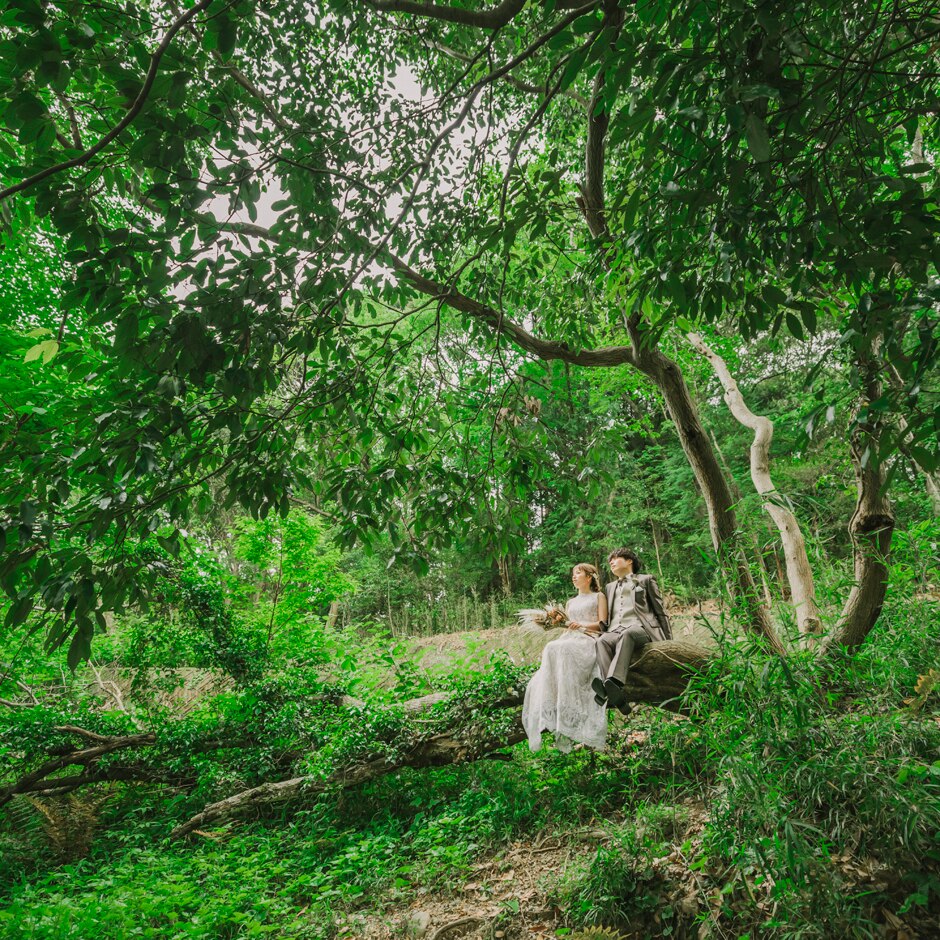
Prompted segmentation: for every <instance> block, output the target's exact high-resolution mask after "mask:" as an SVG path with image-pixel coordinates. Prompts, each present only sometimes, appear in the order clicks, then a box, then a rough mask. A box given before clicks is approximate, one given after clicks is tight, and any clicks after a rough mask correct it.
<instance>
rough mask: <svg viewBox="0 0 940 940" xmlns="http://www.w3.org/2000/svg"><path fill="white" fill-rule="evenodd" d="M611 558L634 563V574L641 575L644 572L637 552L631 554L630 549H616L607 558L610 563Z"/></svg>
mask: <svg viewBox="0 0 940 940" xmlns="http://www.w3.org/2000/svg"><path fill="white" fill-rule="evenodd" d="M611 558H625V559H626V560H627V561H632V562H633V573H634V574H639V573H640V572H641V571H642V570H643V566H642V565H641V564H640V559H639V558H638V557H637V554H636V552H631V551H630V549H629V548H615V549H614V550H613V551H612V552H611V553H610V554H609V555H608V556H607V560H608V561H610V559H611Z"/></svg>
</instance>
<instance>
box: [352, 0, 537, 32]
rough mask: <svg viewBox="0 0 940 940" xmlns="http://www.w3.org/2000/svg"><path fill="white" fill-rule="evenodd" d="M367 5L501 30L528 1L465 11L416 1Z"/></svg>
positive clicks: (506, 0)
mask: <svg viewBox="0 0 940 940" xmlns="http://www.w3.org/2000/svg"><path fill="white" fill-rule="evenodd" d="M366 4H367V5H368V6H370V7H372V9H373V10H378V11H379V12H380V13H410V14H411V15H412V16H426V17H428V18H429V19H433V20H443V21H444V22H445V23H457V24H459V25H461V26H476V27H478V28H480V29H500V28H501V27H503V26H505V25H506V24H507V23H509V22H510V21H511V20H512V19H513V17H514V16H516V15H517V14H518V13H520V12H521V11H522V8H523V7H524V6H525V5H526V0H503V2H502V3H500V4H498V5H497V6H495V7H492V8H490V9H489V10H473V9H468V10H464V9H461V8H460V7H449V6H441V5H440V4H438V3H418V2H416V0H366Z"/></svg>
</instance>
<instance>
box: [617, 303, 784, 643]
mask: <svg viewBox="0 0 940 940" xmlns="http://www.w3.org/2000/svg"><path fill="white" fill-rule="evenodd" d="M628 330H629V332H630V339H631V341H632V343H633V350H634V358H633V363H634V365H635V366H636V367H637V368H638V369H639V370H640V371H641V372H643V373H644V375H646V376H648V377H649V378H650V379H651V380H652V381H653V383H654V384H655V385H656V387H657V388H658V389H659V390H660V391H661V392H662V394H663V398H664V399H665V402H666V409H667V411H668V412H669V417H670V418H671V419H672V423H673V424H674V425H675V427H676V433H677V434H678V435H679V442H680V443H681V444H682V449H683V451H685V455H686V457H687V458H688V461H689V465H690V466H691V467H692V472H693V473H694V474H695V479H696V481H697V482H698V485H699V489H700V490H701V493H702V498H703V499H704V500H705V507H706V509H707V510H708V525H709V530H710V532H711V537H712V545H714V547H715V551H716V552H717V554H718V562H719V564H720V565H721V568H722V571H723V572H724V575H725V580H726V582H727V585H728V591H729V593H730V594H731V596H732V597H733V598H734V599H735V601H737V603H738V604H740V605H741V608H742V611H743V620H744V626H745V627H746V629H747V630H749V631H750V632H751V633H753V634H756V635H757V636H760V637H762V638H763V639H764V640H766V642H767V644H768V646H769V647H770V648H771V649H773V650H774V651H775V652H777V653H781V654H783V653H784V652H785V650H784V648H783V644H782V643H781V642H780V638H779V637H778V636H777V632H776V630H774V627H773V624H772V623H771V621H770V614H769V612H768V610H767V608H766V606H764V604H763V603H762V602H761V599H760V593H759V588H758V587H757V585H756V584H755V583H754V576H753V574H752V572H751V566H750V563H749V560H748V558H747V554H746V552H745V551H744V547H743V545H742V544H741V538H740V533H739V531H738V523H737V519H736V518H735V513H734V500H733V498H732V496H731V490H730V489H729V488H728V482H727V480H726V479H725V476H724V474H723V473H722V471H721V466H720V465H719V463H718V459H717V457H716V456H715V450H714V448H713V447H712V445H711V442H710V441H709V439H708V435H707V434H706V433H705V429H704V427H702V421H701V418H700V417H699V414H698V409H697V408H696V407H695V402H694V401H693V400H692V395H691V393H690V392H689V387H688V386H687V385H686V383H685V378H684V377H683V375H682V371H681V369H680V368H679V366H678V365H677V363H675V362H673V361H672V359H670V358H668V357H667V356H665V355H664V354H663V353H662V352H660V351H659V349H657V348H655V347H651V346H649V345H648V344H647V342H646V337H645V336H644V335H643V333H642V331H641V329H640V324H639V319H638V318H637V317H632V318H631V319H630V320H628Z"/></svg>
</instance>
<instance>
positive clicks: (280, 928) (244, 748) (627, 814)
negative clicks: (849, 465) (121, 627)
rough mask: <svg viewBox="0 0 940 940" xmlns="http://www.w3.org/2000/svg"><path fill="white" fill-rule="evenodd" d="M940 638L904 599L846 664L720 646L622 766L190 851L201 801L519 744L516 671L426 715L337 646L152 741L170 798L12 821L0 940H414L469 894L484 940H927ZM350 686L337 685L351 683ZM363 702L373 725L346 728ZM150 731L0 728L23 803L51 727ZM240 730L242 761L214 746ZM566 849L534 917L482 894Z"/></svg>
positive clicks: (938, 883) (58, 720)
mask: <svg viewBox="0 0 940 940" xmlns="http://www.w3.org/2000/svg"><path fill="white" fill-rule="evenodd" d="M938 639H940V616H938V605H937V603H936V599H935V598H931V597H929V596H924V595H920V596H916V595H914V594H913V592H908V593H906V594H903V596H902V592H900V591H899V592H898V596H896V597H895V598H894V599H893V600H892V602H891V604H890V606H889V608H887V609H886V611H885V613H884V615H883V618H882V621H881V624H880V626H879V628H878V629H877V630H876V631H875V634H874V635H873V636H872V637H871V640H870V642H869V643H868V644H867V645H866V647H865V648H864V649H863V650H862V652H861V653H860V654H858V655H857V656H856V657H855V658H854V659H852V660H849V661H846V662H844V663H841V664H837V665H833V664H832V663H831V662H830V663H828V664H827V665H826V666H822V665H820V664H818V663H817V662H816V661H815V660H814V659H813V657H812V656H811V655H809V654H799V655H795V656H792V657H790V658H787V659H782V658H778V657H767V656H765V655H763V654H762V653H760V652H759V651H758V650H756V649H754V648H753V647H750V646H748V645H747V644H746V643H743V641H741V642H737V643H735V642H732V641H730V640H726V641H724V642H723V643H722V644H720V646H719V648H718V653H717V656H716V658H715V660H714V662H713V664H712V667H711V668H710V669H709V671H708V672H707V673H705V674H702V675H699V676H697V677H696V678H695V679H694V680H693V682H692V684H691V685H690V688H689V691H688V693H687V694H686V697H685V708H684V711H683V712H681V713H678V714H672V713H670V712H667V711H664V710H661V709H656V708H652V707H641V708H639V709H638V710H637V711H636V712H635V713H634V715H632V716H631V717H630V718H629V719H628V720H622V719H620V718H619V717H618V718H617V719H616V721H614V722H613V723H612V730H611V738H610V743H609V747H608V749H607V751H606V752H603V753H594V752H590V751H583V750H579V751H575V752H574V753H572V754H569V755H564V754H560V753H558V752H556V751H555V750H554V749H553V748H551V747H548V748H545V749H544V750H543V751H542V752H540V753H538V754H531V753H529V751H528V749H527V747H526V745H525V744H524V743H523V744H519V745H516V746H515V747H513V748H511V749H510V748H507V749H503V750H501V751H499V752H497V753H496V754H495V758H501V759H483V760H476V761H472V762H467V763H464V764H459V765H457V766H449V767H439V768H435V767H425V768H420V769H403V770H400V771H398V772H394V773H390V774H387V775H385V776H380V777H378V778H377V779H374V780H372V781H370V782H368V783H366V784H364V785H363V786H361V787H358V788H351V789H342V788H341V787H335V788H333V789H331V790H328V791H327V792H325V793H322V794H320V795H318V796H312V797H310V798H309V799H306V800H305V799H303V798H301V799H300V800H299V801H296V802H294V803H291V804H290V805H288V806H287V807H284V808H278V809H273V810H270V809H269V810H260V811H258V812H256V813H254V814H252V815H251V816H250V817H248V818H244V819H241V820H237V821H235V822H233V823H230V824H228V825H224V826H218V827H215V828H213V827H209V828H208V830H206V831H203V830H199V831H197V832H196V833H195V834H193V835H191V836H190V837H189V839H171V838H170V833H171V831H172V830H173V828H174V826H175V825H177V824H178V823H180V822H181V821H182V820H184V819H186V818H188V817H189V816H190V815H192V813H194V812H197V811H198V810H199V809H200V808H201V807H202V806H203V805H205V803H206V802H209V801H211V800H213V799H219V798H220V796H225V795H227V794H230V793H233V792H237V791H238V790H240V789H243V788H244V787H246V786H252V785H254V784H256V783H257V782H259V781H263V780H271V779H281V778H284V777H287V776H290V774H291V773H297V772H303V773H306V774H308V775H310V776H311V777H312V778H315V777H316V776H317V775H318V774H319V775H321V776H327V775H328V774H329V773H331V772H333V771H335V769H336V768H337V767H342V766H348V765H354V764H355V763H356V761H357V760H362V759H364V758H365V757H366V756H368V755H374V754H375V753H376V749H377V748H378V749H380V750H381V751H382V753H384V754H385V755H387V756H394V754H395V753H396V752H400V751H401V750H402V749H403V748H405V747H406V742H407V741H409V740H413V739H414V738H415V737H416V736H420V735H426V734H428V733H433V732H434V731H436V730H438V731H439V730H441V729H446V728H451V727H453V726H454V724H455V722H465V723H473V722H483V723H485V724H486V725H487V727H488V729H489V730H490V731H493V730H494V729H497V730H498V728H499V726H498V724H497V723H498V722H503V723H504V724H503V727H504V728H505V731H506V734H507V736H508V734H509V733H510V731H511V728H512V725H513V723H514V722H515V721H516V717H515V713H514V711H512V710H505V709H503V710H501V711H493V710H491V708H490V706H491V704H492V702H494V701H496V700H497V699H498V698H499V697H500V696H501V695H503V694H504V693H505V692H506V691H507V690H513V689H515V690H516V691H518V689H519V688H520V687H521V684H522V683H524V681H525V678H526V676H527V675H528V673H529V672H531V667H518V666H516V665H514V664H512V663H511V662H510V661H509V660H508V658H506V657H500V656H498V655H497V656H494V658H493V661H492V662H491V663H490V665H489V668H488V669H487V670H485V671H484V672H482V673H478V672H474V671H471V670H467V671H466V672H461V671H460V670H457V671H456V672H455V673H454V675H453V676H451V677H450V679H449V682H445V683H443V685H442V686H441V685H439V686H438V688H437V691H445V692H447V691H449V692H450V695H448V696H447V697H446V699H445V700H444V701H442V702H440V703H439V704H436V705H434V706H432V707H431V708H430V709H427V710H424V711H421V712H420V713H418V714H417V715H413V714H411V713H408V712H406V711H405V710H403V709H401V708H398V707H396V705H395V702H396V701H401V700H403V699H406V698H410V697H413V696H414V695H416V694H421V693H422V692H424V691H426V688H425V687H424V686H423V684H422V680H421V676H420V675H418V673H417V672H416V671H415V670H414V669H413V668H411V669H409V668H404V667H402V664H401V663H400V662H398V663H397V667H398V669H399V683H398V687H397V688H388V687H387V686H388V682H387V675H385V676H384V677H383V675H382V668H383V663H384V664H385V668H386V669H390V668H392V666H391V665H390V664H389V656H388V654H387V645H386V646H383V643H382V642H380V641H375V640H372V641H366V640H362V641H361V646H360V648H359V649H358V651H357V650H351V649H350V646H349V643H348V642H347V643H346V644H344V645H343V646H342V649H343V651H344V652H343V655H344V656H345V657H346V658H345V661H344V662H345V671H344V669H343V662H340V661H338V660H336V659H335V657H336V656H337V655H338V654H337V650H338V649H339V647H337V648H335V649H330V648H328V646H327V647H324V649H323V650H322V651H321V655H319V656H318V657H316V658H315V661H314V662H312V663H308V664H307V665H305V666H304V665H295V668H292V669H288V668H286V667H285V668H281V669H280V670H278V671H276V672H271V673H266V674H265V675H264V676H260V677H253V678H251V679H249V680H246V681H245V682H244V683H242V684H240V685H239V686H238V687H236V688H235V689H230V690H228V691H225V692H222V693H220V694H218V695H215V696H211V697H208V698H206V699H205V700H202V701H200V702H198V703H197V705H196V707H194V708H192V709H190V710H189V711H188V712H186V713H185V714H184V715H179V714H174V713H173V712H171V711H170V710H168V709H159V708H155V707H154V708H153V709H152V710H151V711H150V712H149V714H148V715H147V716H146V717H147V721H148V727H149V728H151V729H152V730H154V731H155V733H156V737H157V743H156V744H155V745H154V746H153V747H150V748H148V749H146V751H143V750H142V751H141V752H140V754H139V755H137V757H138V759H139V760H140V761H141V762H143V764H144V765H146V766H149V767H150V768H152V769H154V770H159V771H161V772H163V773H170V772H175V773H176V774H177V776H178V780H177V785H175V786H174V785H168V784H167V783H166V781H165V780H164V781H161V782H153V783H133V784H131V783H121V782H118V783H114V782H111V783H106V784H99V785H93V786H89V787H84V788H81V789H76V790H75V791H73V792H71V793H69V794H66V795H61V796H54V797H53V796H42V795H37V794H21V795H18V796H15V797H13V799H12V801H11V802H10V803H9V804H8V805H7V806H6V807H5V808H4V809H3V810H0V812H2V813H3V822H2V828H0V844H2V862H0V891H2V898H3V900H2V909H0V935H2V936H4V937H9V938H27V937H28V938H36V937H48V938H59V937H62V938H65V937H91V936H110V937H160V938H163V937H166V938H171V937H172V938H184V937H218V938H237V937H252V936H264V935H269V936H277V937H291V938H310V940H328V938H339V937H355V936H369V935H374V936H381V935H383V934H381V933H374V934H369V933H368V931H369V930H378V928H377V927H376V926H375V925H376V924H378V923H382V924H384V925H385V927H383V928H382V929H384V930H385V931H386V933H385V934H384V935H386V936H402V937H404V936H407V935H409V934H408V931H409V930H410V931H411V932H412V934H413V933H414V931H415V930H416V929H417V928H416V927H415V923H414V922H412V921H409V919H408V917H409V916H410V912H413V911H414V910H416V909H421V907H422V905H424V906H427V905H428V903H430V901H431V900H432V899H434V900H435V901H439V900H440V899H442V898H443V899H446V898H448V897H463V898H466V897H467V890H466V886H467V885H468V884H473V885H474V886H475V887H476V888H477V889H478V890H477V894H476V895H473V894H471V895H470V897H478V898H479V899H480V904H479V911H481V912H483V913H484V914H485V915H486V916H482V917H481V919H480V921H479V922H478V923H476V924H474V923H468V929H472V930H477V931H478V933H477V934H475V935H479V936H491V935H493V936H495V935H496V934H495V931H496V930H501V931H502V935H503V936H505V937H510V938H511V937H515V936H518V937H525V936H565V935H574V933H575V932H576V931H577V930H579V929H582V928H585V927H590V926H599V925H603V926H607V927H609V928H611V929H612V930H613V931H619V932H620V933H621V935H623V936H635V937H660V936H662V937H665V936H674V937H742V936H761V937H765V936H766V937H780V938H784V937H786V938H795V937H837V936H838V937H849V936H851V937H885V936H889V937H897V938H902V937H905V936H906V937H910V938H914V937H918V936H920V937H929V936H931V935H932V934H931V930H932V929H933V928H932V927H931V926H930V925H931V924H935V923H936V918H937V913H938V911H940V843H938V841H937V839H938V836H937V833H938V832H940V761H938V759H937V757H938V754H940V707H938V706H940V695H938V689H940V682H938V673H937V670H936V664H937V655H936V654H937V648H938ZM367 654H368V655H367ZM370 657H371V660H370V661H371V663H372V665H371V667H369V668H366V667H365V665H364V664H365V661H366V659H369V658H370ZM328 661H333V662H336V663H337V666H338V668H339V670H340V671H339V679H338V680H335V681H332V682H330V683H326V682H324V680H323V679H322V675H323V670H322V666H323V663H324V662H328ZM391 662H392V664H395V663H396V661H395V658H394V657H391ZM282 665H283V664H282ZM354 677H355V678H357V679H358V683H357V682H354V681H351V680H352V679H353V678H354ZM380 680H381V681H380ZM383 681H384V687H383V685H382V682H383ZM448 686H449V687H448ZM350 688H352V691H354V692H355V693H356V694H357V696H358V697H359V698H361V699H364V700H365V704H362V705H357V706H355V707H352V708H350V707H349V706H348V705H343V704H342V703H341V698H340V696H341V693H342V692H344V691H349V690H350ZM142 718H143V715H142V714H141V713H140V712H137V713H136V714H135V713H132V712H131V711H130V710H127V711H125V712H121V711H119V710H117V709H114V708H113V707H112V708H110V709H105V708H103V707H102V704H101V701H100V700H99V699H97V698H95V697H93V696H91V695H89V694H88V693H87V692H81V691H80V690H79V686H78V684H75V685H74V686H73V687H72V689H71V691H69V692H68V693H64V694H59V696H58V697H54V696H51V697H49V698H48V699H47V700H45V701H44V702H43V704H42V705H41V706H36V707H33V708H6V709H3V710H2V711H0V722H2V724H0V760H2V773H3V783H4V784H5V785H7V784H9V783H10V782H12V781H13V780H15V779H17V778H18V776H19V775H20V774H21V773H22V772H23V767H24V759H25V760H27V764H28V759H27V755H29V754H32V753H35V752H37V751H38V750H41V749H46V750H49V749H50V748H51V749H52V750H54V743H55V742H56V741H58V740H60V737H57V735H58V734H59V733H58V732H55V731H54V730H53V729H54V728H56V727H61V726H62V725H66V724H68V725H80V726H82V727H83V728H86V729H88V730H90V731H93V732H95V733H100V734H118V733H131V732H133V731H134V730H135V724H134V722H136V723H137V726H138V727H137V729H136V730H139V725H140V722H141V720H142ZM132 719H133V720H132ZM235 731H237V737H238V738H239V741H238V742H236V743H233V745H232V746H231V747H225V748H220V749H217V750H205V749H201V748H200V747H199V746H197V743H198V742H200V741H203V742H204V741H206V740H208V739H224V738H225V736H226V734H229V733H234V732H235ZM50 742H52V743H51V744H50ZM108 760H115V761H117V760H118V757H117V756H113V757H109V758H105V759H103V762H104V764H105V765H107V762H108ZM546 843H549V844H551V845H558V846H560V847H564V846H566V845H569V844H570V846H571V847H572V849H576V851H574V853H573V855H571V856H569V860H570V864H566V865H564V866H563V867H562V868H561V870H552V869H551V868H549V869H548V870H545V871H543V872H541V873H540V876H539V891H538V897H537V898H535V899H533V897H532V892H531V891H529V892H527V893H526V894H524V895H522V896H521V897H520V896H514V895H513V883H512V879H511V878H510V879H509V880H508V881H507V880H506V876H505V874H503V876H502V879H503V880H502V881H501V882H500V884H499V892H498V895H497V893H496V891H495V889H494V888H493V887H492V885H489V886H488V885H487V884H485V883H484V884H482V885H481V884H480V882H481V878H480V868H481V862H482V861H484V860H487V859H497V860H498V859H499V858H500V857H501V855H503V854H505V853H506V852H507V851H509V850H510V849H511V847H512V846H518V845H519V844H527V845H529V846H530V847H531V846H532V845H539V846H540V845H544V844H546ZM533 857H534V856H531V855H530V856H529V858H530V859H531V858H533ZM497 902H498V903H497ZM494 905H495V908H494ZM465 908H466V904H465V905H464V909H465ZM471 908H472V904H471ZM494 909H495V911H496V913H494ZM471 913H472V911H471ZM370 925H371V926H370ZM479 931H483V932H479ZM455 935H456V934H455ZM613 935H616V934H613Z"/></svg>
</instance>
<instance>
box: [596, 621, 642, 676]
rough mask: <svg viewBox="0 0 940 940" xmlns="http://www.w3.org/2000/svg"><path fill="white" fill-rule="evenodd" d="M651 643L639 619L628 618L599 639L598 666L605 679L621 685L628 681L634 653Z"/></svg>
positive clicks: (597, 647) (597, 650) (597, 649)
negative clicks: (613, 680) (628, 671)
mask: <svg viewBox="0 0 940 940" xmlns="http://www.w3.org/2000/svg"><path fill="white" fill-rule="evenodd" d="M649 641H650V635H649V634H648V633H647V632H646V629H645V628H644V626H643V624H642V623H641V622H640V618H639V617H627V618H626V619H625V620H624V622H623V623H622V624H620V625H618V626H616V627H614V628H613V629H612V630H608V631H607V632H606V633H602V634H601V635H600V636H599V637H598V638H597V644H596V646H595V649H596V652H597V665H598V666H600V667H601V676H602V677H603V678H604V679H616V680H617V681H618V682H619V683H620V684H621V685H624V684H625V683H626V681H627V670H629V668H630V660H631V659H632V658H633V651H634V650H636V649H639V648H640V647H642V646H645V645H646V644H647V643H649Z"/></svg>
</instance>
